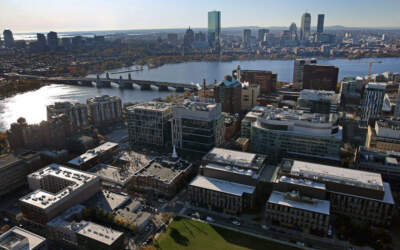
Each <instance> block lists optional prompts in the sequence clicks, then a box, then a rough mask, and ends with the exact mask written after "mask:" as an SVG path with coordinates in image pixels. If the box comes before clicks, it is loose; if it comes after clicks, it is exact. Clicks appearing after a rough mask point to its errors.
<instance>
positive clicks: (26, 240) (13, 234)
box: [0, 227, 46, 250]
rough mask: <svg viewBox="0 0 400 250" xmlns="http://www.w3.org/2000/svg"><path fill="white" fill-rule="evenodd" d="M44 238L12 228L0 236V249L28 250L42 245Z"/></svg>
mask: <svg viewBox="0 0 400 250" xmlns="http://www.w3.org/2000/svg"><path fill="white" fill-rule="evenodd" d="M44 241H46V238H43V237H42V236H39V235H37V234H34V233H32V232H30V231H27V230H25V229H23V228H20V227H13V228H11V229H10V230H8V231H7V232H5V233H3V234H2V235H0V249H3V248H5V249H6V250H8V249H9V250H14V249H18V250H30V249H34V248H35V247H37V246H39V245H40V244H42V243H43V242H44Z"/></svg>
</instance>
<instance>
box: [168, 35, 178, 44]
mask: <svg viewBox="0 0 400 250" xmlns="http://www.w3.org/2000/svg"><path fill="white" fill-rule="evenodd" d="M167 40H168V42H169V43H172V44H177V43H178V34H177V33H168V35H167Z"/></svg>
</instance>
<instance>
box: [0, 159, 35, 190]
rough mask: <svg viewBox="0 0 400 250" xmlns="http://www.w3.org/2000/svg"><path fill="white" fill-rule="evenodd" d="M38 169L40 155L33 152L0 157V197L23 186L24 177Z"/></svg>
mask: <svg viewBox="0 0 400 250" xmlns="http://www.w3.org/2000/svg"><path fill="white" fill-rule="evenodd" d="M40 167H42V163H41V159H40V155H39V154H38V153H36V152H33V151H27V152H25V153H22V154H20V155H17V154H15V153H13V154H9V155H6V156H2V157H0V183H1V186H0V196H2V195H5V194H8V193H10V192H13V191H15V190H16V189H18V188H20V187H22V186H24V185H25V184H26V176H27V175H28V174H30V173H32V172H34V171H36V170H37V169H38V168H40Z"/></svg>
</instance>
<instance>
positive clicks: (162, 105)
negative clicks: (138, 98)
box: [127, 102, 172, 112]
mask: <svg viewBox="0 0 400 250" xmlns="http://www.w3.org/2000/svg"><path fill="white" fill-rule="evenodd" d="M171 108H172V105H171V104H170V103H167V102H143V103H139V104H136V105H134V106H130V107H128V108H127V111H128V112H132V111H133V112H134V111H135V110H140V109H145V110H154V111H160V112H163V111H166V110H168V109H171Z"/></svg>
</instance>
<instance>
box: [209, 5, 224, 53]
mask: <svg viewBox="0 0 400 250" xmlns="http://www.w3.org/2000/svg"><path fill="white" fill-rule="evenodd" d="M220 35H221V12H219V11H215V10H214V11H209V12H208V42H209V44H210V45H211V46H214V45H215V44H216V43H219V40H220Z"/></svg>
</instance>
